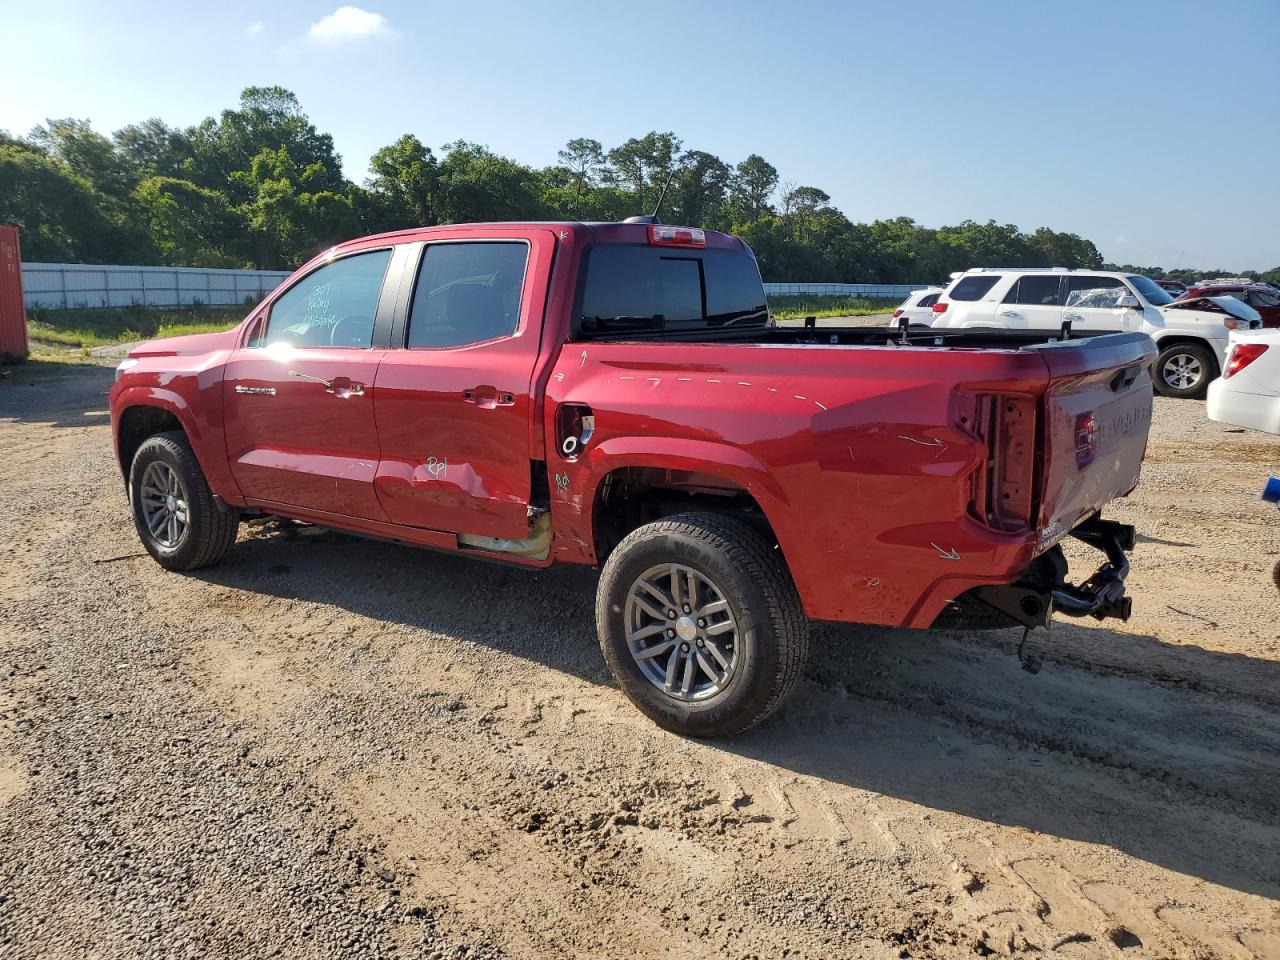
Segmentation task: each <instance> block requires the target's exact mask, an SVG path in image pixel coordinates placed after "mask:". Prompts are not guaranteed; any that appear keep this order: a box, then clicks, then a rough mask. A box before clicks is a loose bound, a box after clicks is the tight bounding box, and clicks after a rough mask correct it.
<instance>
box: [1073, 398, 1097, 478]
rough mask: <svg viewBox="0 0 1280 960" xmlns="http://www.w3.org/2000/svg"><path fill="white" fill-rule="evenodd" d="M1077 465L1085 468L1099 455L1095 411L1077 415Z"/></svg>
mask: <svg viewBox="0 0 1280 960" xmlns="http://www.w3.org/2000/svg"><path fill="white" fill-rule="evenodd" d="M1075 442H1076V467H1077V468H1079V469H1081V470H1083V469H1084V468H1085V467H1087V466H1088V465H1089V464H1091V463H1093V460H1094V457H1096V456H1097V455H1098V421H1097V419H1095V418H1094V416H1093V412H1092V411H1090V412H1089V413H1082V414H1080V415H1079V416H1077V417H1076V429H1075Z"/></svg>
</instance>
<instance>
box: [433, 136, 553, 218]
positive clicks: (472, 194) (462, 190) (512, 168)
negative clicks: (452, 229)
mask: <svg viewBox="0 0 1280 960" xmlns="http://www.w3.org/2000/svg"><path fill="white" fill-rule="evenodd" d="M444 149H445V150H446V151H447V152H446V154H445V158H444V160H442V161H441V162H440V198H441V207H440V210H441V213H440V222H441V223H467V222H483V221H491V220H538V219H542V218H543V217H544V216H545V209H544V208H543V206H542V199H541V191H540V189H539V188H540V186H541V184H540V182H539V179H538V176H537V174H535V173H534V171H533V170H532V169H530V168H529V167H526V166H524V165H522V164H519V163H516V162H515V161H514V160H508V159H507V158H506V157H500V156H498V155H497V154H496V153H494V152H493V151H492V150H490V149H489V148H488V147H484V146H481V145H480V144H477V143H468V142H467V141H465V140H458V141H455V142H454V143H450V144H446V145H445V148H444Z"/></svg>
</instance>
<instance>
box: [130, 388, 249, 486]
mask: <svg viewBox="0 0 1280 960" xmlns="http://www.w3.org/2000/svg"><path fill="white" fill-rule="evenodd" d="M110 405H111V440H112V445H113V447H114V450H115V456H116V461H117V462H118V463H119V464H120V470H121V472H122V473H123V474H124V475H125V478H126V480H127V479H128V475H129V464H127V463H125V462H124V458H123V456H122V454H121V449H120V428H121V425H122V424H123V423H124V420H125V414H126V413H127V412H128V411H129V410H131V409H134V408H137V407H150V408H153V409H159V410H164V411H166V412H167V413H171V414H172V415H173V416H174V417H176V418H177V420H178V423H180V424H181V425H182V430H183V432H184V433H185V434H186V435H187V440H188V441H189V442H190V443H191V449H192V452H193V453H194V454H195V457H196V462H197V463H199V464H200V470H201V471H202V472H203V473H204V476H205V479H206V480H207V481H208V483H209V488H210V490H212V491H213V493H214V494H215V495H216V496H219V497H221V498H222V499H223V500H226V501H227V502H229V503H233V504H236V505H241V504H243V502H244V501H243V498H242V497H241V495H240V489H239V487H238V486H237V485H236V482H235V480H234V478H233V477H232V476H231V471H230V469H229V464H228V463H227V457H226V448H225V443H224V440H223V437H222V431H221V428H220V426H217V425H215V424H213V423H210V421H209V417H208V415H207V414H206V415H204V416H201V415H200V413H199V412H198V411H197V410H195V409H194V408H193V407H192V405H191V403H190V402H189V401H188V400H187V398H186V397H184V396H183V395H182V394H181V393H179V392H178V391H176V390H172V389H169V388H167V387H164V386H159V385H156V384H133V385H130V384H128V383H123V384H117V385H116V386H115V387H113V388H112V390H111V393H110ZM218 410H219V412H220V411H221V407H220V405H219V407H218Z"/></svg>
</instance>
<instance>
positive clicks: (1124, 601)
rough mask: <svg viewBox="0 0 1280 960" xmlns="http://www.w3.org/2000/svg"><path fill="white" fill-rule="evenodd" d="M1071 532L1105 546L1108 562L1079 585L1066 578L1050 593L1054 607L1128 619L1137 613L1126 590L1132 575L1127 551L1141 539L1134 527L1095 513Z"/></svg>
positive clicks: (1073, 614) (1091, 543) (1084, 540)
mask: <svg viewBox="0 0 1280 960" xmlns="http://www.w3.org/2000/svg"><path fill="white" fill-rule="evenodd" d="M1071 536H1073V537H1075V538H1076V539H1077V540H1079V541H1080V542H1082V543H1087V544H1088V545H1089V546H1091V547H1094V548H1096V549H1098V550H1101V551H1102V552H1103V553H1105V554H1106V556H1107V562H1106V563H1104V564H1103V565H1102V566H1100V567H1099V568H1098V569H1097V570H1096V571H1094V574H1093V576H1091V577H1090V578H1089V579H1088V580H1086V581H1085V582H1084V583H1082V584H1080V586H1078V587H1077V586H1074V585H1072V584H1070V583H1066V582H1064V583H1062V584H1061V586H1056V587H1054V589H1053V591H1052V592H1051V594H1050V596H1051V597H1052V598H1053V609H1054V610H1057V611H1060V612H1061V613H1065V614H1066V615H1067V616H1069V617H1093V618H1094V619H1095V620H1106V619H1107V618H1108V617H1115V618H1117V619H1119V620H1128V619H1129V616H1130V615H1131V614H1132V613H1133V600H1132V599H1130V598H1129V597H1127V596H1125V592H1124V578H1125V577H1127V576H1128V575H1129V558H1128V557H1126V556H1125V554H1126V553H1127V552H1128V551H1130V550H1132V549H1133V547H1134V544H1135V543H1136V541H1137V533H1136V532H1135V531H1134V529H1133V527H1132V526H1131V525H1129V524H1127V523H1117V522H1116V521H1114V520H1103V519H1101V518H1100V517H1093V518H1092V519H1090V520H1086V521H1085V522H1084V523H1082V524H1080V526H1078V527H1076V528H1075V529H1074V530H1072V531H1071Z"/></svg>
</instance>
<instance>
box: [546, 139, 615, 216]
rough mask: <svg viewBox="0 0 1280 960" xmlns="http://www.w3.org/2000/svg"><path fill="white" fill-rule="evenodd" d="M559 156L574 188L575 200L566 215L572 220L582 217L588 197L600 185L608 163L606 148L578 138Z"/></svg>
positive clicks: (568, 144)
mask: <svg viewBox="0 0 1280 960" xmlns="http://www.w3.org/2000/svg"><path fill="white" fill-rule="evenodd" d="M558 155H559V157H560V162H561V164H563V165H564V170H565V171H566V173H567V175H568V182H569V184H571V185H572V187H573V200H572V202H571V203H570V204H569V208H568V210H567V211H566V215H567V216H569V217H571V218H577V217H581V216H583V214H584V210H585V209H586V206H587V199H588V196H589V194H590V192H591V191H592V190H594V189H595V188H596V187H597V186H598V185H599V183H600V176H601V174H602V173H603V172H604V169H605V165H606V163H607V161H606V159H605V155H604V147H602V146H601V145H600V141H599V140H592V139H591V138H590V137H577V138H575V139H573V140H570V141H569V142H568V143H566V144H565V146H564V149H563V150H561V151H560V152H559V154H558Z"/></svg>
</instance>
